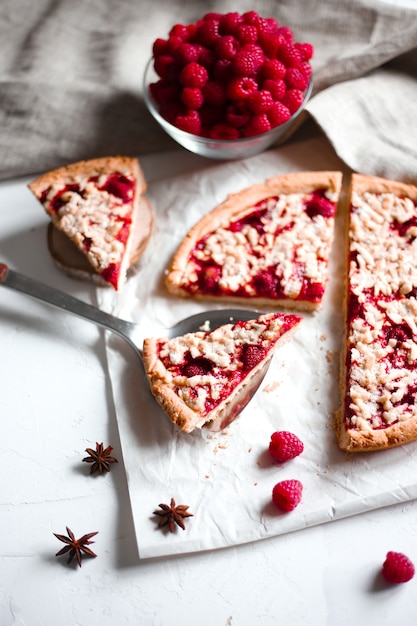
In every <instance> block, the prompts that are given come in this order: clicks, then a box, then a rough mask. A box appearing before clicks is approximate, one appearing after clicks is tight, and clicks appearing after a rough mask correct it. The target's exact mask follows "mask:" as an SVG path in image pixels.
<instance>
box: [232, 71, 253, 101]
mask: <svg viewBox="0 0 417 626" xmlns="http://www.w3.org/2000/svg"><path fill="white" fill-rule="evenodd" d="M257 91H258V85H257V83H256V80H255V79H254V78H250V77H249V76H242V77H240V78H232V80H231V81H230V83H229V84H228V85H227V90H226V93H227V97H228V98H229V100H245V99H246V98H249V96H253V95H254V94H255V93H256V92H257Z"/></svg>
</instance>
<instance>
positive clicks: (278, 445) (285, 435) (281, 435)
mask: <svg viewBox="0 0 417 626" xmlns="http://www.w3.org/2000/svg"><path fill="white" fill-rule="evenodd" d="M303 450H304V444H303V442H302V441H301V439H299V438H298V437H297V435H295V434H294V433H292V432H289V431H287V430H277V431H276V432H275V433H272V435H271V441H270V442H269V453H270V455H271V456H272V458H273V459H274V460H275V461H278V463H285V462H286V461H290V460H291V459H295V457H297V456H299V455H300V454H301V453H302V452H303Z"/></svg>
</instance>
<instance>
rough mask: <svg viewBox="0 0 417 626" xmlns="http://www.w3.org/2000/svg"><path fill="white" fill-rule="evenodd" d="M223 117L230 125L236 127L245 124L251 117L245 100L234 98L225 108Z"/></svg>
mask: <svg viewBox="0 0 417 626" xmlns="http://www.w3.org/2000/svg"><path fill="white" fill-rule="evenodd" d="M225 117H226V121H227V122H228V123H229V124H230V126H235V127H236V128H240V127H241V126H245V124H247V123H248V122H249V120H250V118H251V113H250V111H249V108H248V105H247V102H246V100H236V101H235V102H233V103H232V104H229V105H228V107H227V108H226V115H225Z"/></svg>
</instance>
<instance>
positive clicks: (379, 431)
mask: <svg viewBox="0 0 417 626" xmlns="http://www.w3.org/2000/svg"><path fill="white" fill-rule="evenodd" d="M349 214H350V215H349V228H348V241H347V252H348V267H349V270H348V279H347V286H346V307H345V308H346V341H345V343H344V345H345V348H344V350H343V354H342V363H341V366H342V371H341V387H342V399H344V404H343V407H342V410H341V411H340V413H339V414H338V424H337V426H338V441H339V445H340V447H341V448H342V449H344V450H348V451H352V452H359V451H368V450H382V449H385V448H392V447H394V446H399V445H402V444H405V443H408V442H410V441H413V440H415V439H417V187H414V186H412V185H406V184H403V183H401V182H393V181H389V180H385V179H381V178H376V177H371V176H361V175H358V174H355V175H353V176H352V182H351V193H350V208H349Z"/></svg>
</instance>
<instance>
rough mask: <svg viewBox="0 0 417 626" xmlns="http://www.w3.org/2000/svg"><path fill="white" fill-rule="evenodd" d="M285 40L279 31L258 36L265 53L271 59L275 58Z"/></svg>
mask: <svg viewBox="0 0 417 626" xmlns="http://www.w3.org/2000/svg"><path fill="white" fill-rule="evenodd" d="M284 42H285V40H284V39H283V37H282V36H281V35H280V34H279V33H268V32H265V33H261V34H259V36H258V43H259V44H260V45H261V46H262V50H263V51H264V54H265V56H266V57H268V58H269V59H275V58H276V56H277V50H278V48H279V47H280V46H281V44H282V43H284Z"/></svg>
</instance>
